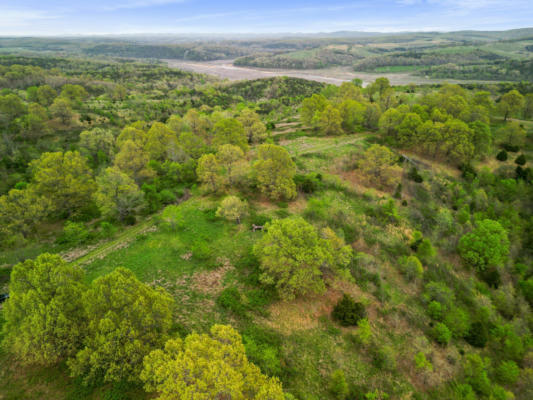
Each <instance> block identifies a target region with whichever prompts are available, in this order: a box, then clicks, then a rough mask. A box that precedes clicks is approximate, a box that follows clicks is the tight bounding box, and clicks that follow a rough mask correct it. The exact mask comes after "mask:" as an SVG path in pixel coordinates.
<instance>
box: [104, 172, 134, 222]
mask: <svg viewBox="0 0 533 400" xmlns="http://www.w3.org/2000/svg"><path fill="white" fill-rule="evenodd" d="M96 183H97V185H98V188H97V190H96V192H95V193H94V200H95V202H96V205H97V206H98V207H99V208H100V211H101V213H102V215H104V216H106V217H118V218H119V219H120V220H123V219H124V218H126V217H127V216H128V215H131V214H133V213H135V211H136V210H138V209H139V207H140V206H141V205H142V204H143V192H142V191H141V190H140V189H139V186H137V184H136V183H135V181H134V180H133V179H132V178H130V177H129V176H128V175H127V174H126V173H124V172H122V171H121V170H120V169H118V168H117V167H110V168H107V169H106V170H105V171H104V172H103V173H102V175H100V176H98V177H97V178H96Z"/></svg>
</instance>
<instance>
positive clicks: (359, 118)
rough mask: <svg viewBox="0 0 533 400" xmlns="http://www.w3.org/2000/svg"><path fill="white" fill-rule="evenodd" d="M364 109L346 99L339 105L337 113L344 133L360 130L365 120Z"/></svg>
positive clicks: (361, 105) (353, 101)
mask: <svg viewBox="0 0 533 400" xmlns="http://www.w3.org/2000/svg"><path fill="white" fill-rule="evenodd" d="M365 110H366V107H365V106H364V104H362V103H360V102H358V101H355V100H352V99H346V100H344V101H343V102H342V103H341V104H340V105H339V111H340V113H341V118H342V129H344V131H345V132H346V133H354V132H356V131H357V130H359V129H361V128H362V126H363V123H364V119H365Z"/></svg>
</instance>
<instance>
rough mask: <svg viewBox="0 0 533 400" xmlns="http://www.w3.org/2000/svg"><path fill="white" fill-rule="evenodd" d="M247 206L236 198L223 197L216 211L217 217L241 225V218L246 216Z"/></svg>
mask: <svg viewBox="0 0 533 400" xmlns="http://www.w3.org/2000/svg"><path fill="white" fill-rule="evenodd" d="M247 211H248V204H247V203H246V201H243V200H241V199H239V198H238V197H237V196H228V197H225V198H224V199H223V200H222V202H221V203H220V206H219V207H218V209H217V216H218V217H223V218H226V219H227V220H230V221H236V222H237V223H239V224H240V223H241V218H242V217H243V216H245V215H246V213H247Z"/></svg>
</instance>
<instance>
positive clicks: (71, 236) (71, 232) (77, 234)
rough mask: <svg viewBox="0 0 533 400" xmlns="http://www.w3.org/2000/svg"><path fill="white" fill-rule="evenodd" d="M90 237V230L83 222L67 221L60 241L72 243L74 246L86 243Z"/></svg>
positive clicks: (59, 238)
mask: <svg viewBox="0 0 533 400" xmlns="http://www.w3.org/2000/svg"><path fill="white" fill-rule="evenodd" d="M88 238H89V231H88V230H87V228H86V227H85V225H84V224H82V223H81V222H72V221H67V222H65V227H64V228H63V233H62V234H61V235H60V236H59V237H58V239H57V242H58V243H64V244H70V245H73V246H77V245H80V244H82V243H84V242H85V241H86V240H87V239H88Z"/></svg>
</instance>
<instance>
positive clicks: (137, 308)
mask: <svg viewBox="0 0 533 400" xmlns="http://www.w3.org/2000/svg"><path fill="white" fill-rule="evenodd" d="M82 300H83V304H84V306H85V312H86V314H87V319H88V321H89V323H88V326H87V331H88V332H87V335H86V336H85V338H84V341H83V348H82V349H81V350H80V351H79V352H78V353H77V354H76V357H75V358H71V359H70V360H69V361H68V365H69V367H70V369H71V374H72V375H73V376H81V377H83V378H84V381H85V382H87V383H88V382H91V381H93V380H95V379H97V378H99V377H101V376H103V379H104V381H105V382H118V381H121V380H129V381H136V380H138V379H139V378H138V377H139V373H140V372H141V369H142V362H143V358H144V357H145V356H146V355H148V354H149V353H150V352H151V351H152V350H154V349H156V348H159V347H160V346H162V345H163V344H164V343H165V341H166V340H167V339H168V332H169V329H170V327H171V325H172V312H171V306H172V297H170V295H169V294H168V293H166V292H165V291H164V290H163V289H162V288H157V289H152V288H151V287H149V286H147V285H145V284H144V283H142V282H140V281H139V280H138V279H137V278H136V277H135V275H133V272H131V271H130V270H128V269H126V268H117V269H116V270H114V271H113V272H111V273H109V274H107V275H104V276H101V277H100V278H97V279H96V280H95V281H93V283H92V284H91V287H90V288H89V289H88V290H87V291H86V292H85V293H84V295H83V299H82Z"/></svg>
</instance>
